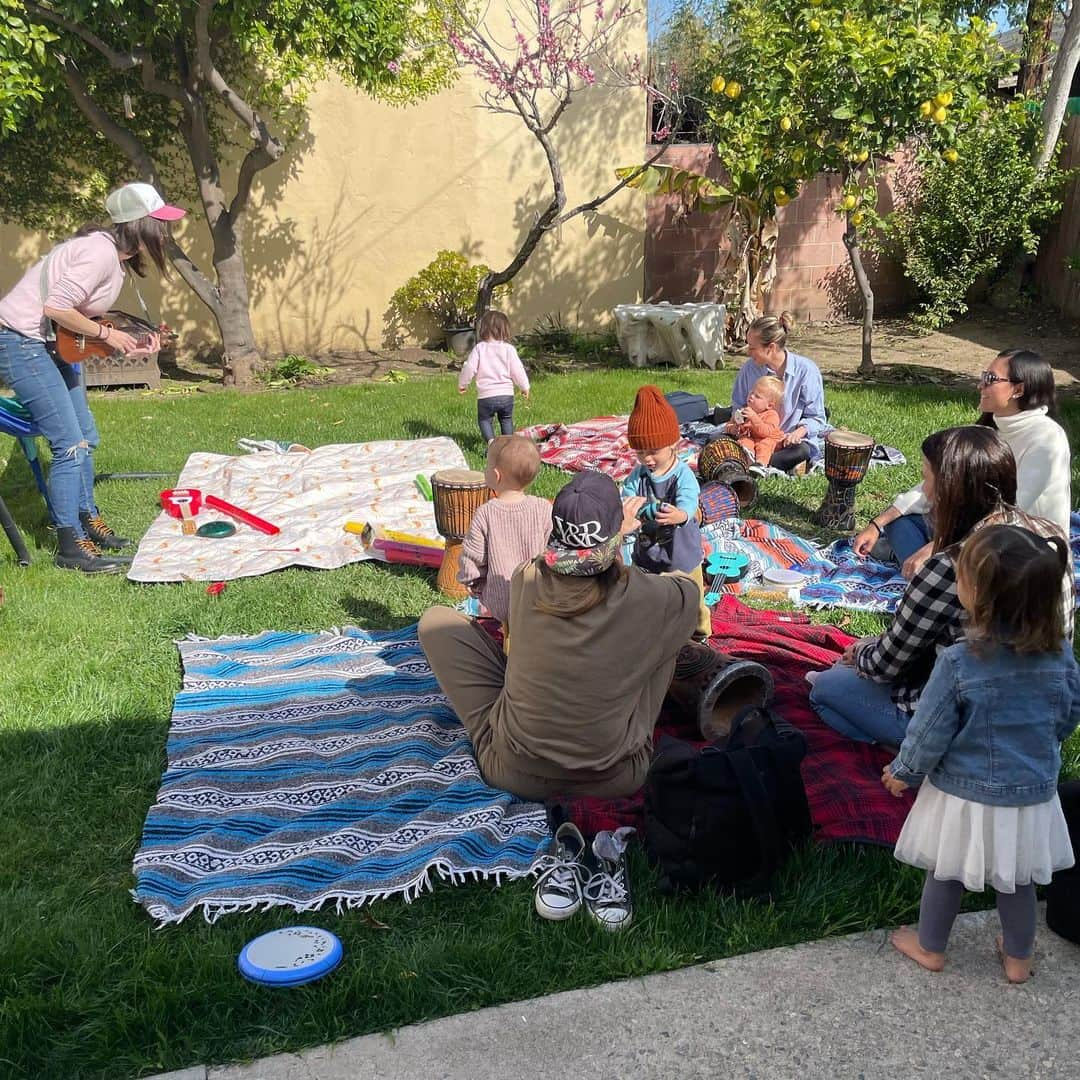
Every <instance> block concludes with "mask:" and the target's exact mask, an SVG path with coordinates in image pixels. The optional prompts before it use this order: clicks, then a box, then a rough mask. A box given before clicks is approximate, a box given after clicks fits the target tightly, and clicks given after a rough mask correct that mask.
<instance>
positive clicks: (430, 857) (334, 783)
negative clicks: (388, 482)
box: [133, 626, 550, 925]
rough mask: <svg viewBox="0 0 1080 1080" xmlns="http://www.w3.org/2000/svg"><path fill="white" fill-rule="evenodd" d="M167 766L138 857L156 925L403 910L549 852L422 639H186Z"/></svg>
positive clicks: (540, 822)
mask: <svg viewBox="0 0 1080 1080" xmlns="http://www.w3.org/2000/svg"><path fill="white" fill-rule="evenodd" d="M178 644H179V648H180V655H181V659H182V661H183V665H184V681H183V688H182V689H181V691H180V693H179V694H177V696H176V701H175V703H174V707H173V715H172V723H171V727H170V730H169V737H168V743H167V748H166V753H167V758H168V765H167V769H166V772H165V775H164V778H163V779H162V782H161V788H160V790H159V791H158V795H157V799H156V800H155V802H154V805H153V806H152V807H151V808H150V811H149V813H148V814H147V818H146V825H145V828H144V830H143V836H142V843H141V845H140V847H139V850H138V853H137V854H136V856H135V863H134V871H135V880H136V886H135V889H134V890H133V896H134V898H135V900H136V901H137V902H138V903H139V904H141V905H142V906H143V907H144V908H146V910H147V912H148V913H149V914H150V915H151V916H152V917H153V918H154V919H156V920H157V921H158V923H159V924H162V925H163V924H167V923H175V922H180V921H181V920H182V919H184V918H186V917H187V916H188V915H189V914H191V912H192V911H195V910H196V909H201V910H202V913H203V915H204V916H205V918H206V919H207V920H208V921H210V922H213V921H214V920H215V919H217V918H218V917H219V916H220V915H223V914H227V913H230V912H235V911H250V910H254V909H266V908H270V907H274V906H278V905H281V906H286V907H291V908H293V909H294V910H296V911H310V910H313V909H315V908H319V907H321V906H322V905H323V904H326V903H335V904H337V906H338V909H339V910H341V909H342V908H343V907H344V908H348V907H356V906H358V905H360V904H363V903H365V902H366V901H369V900H374V899H381V898H384V897H390V896H403V897H404V898H405V899H406V900H412V899H414V898H415V897H416V896H418V895H419V894H420V893H421V892H422V891H423V890H424V889H425V888H430V887H431V882H432V875H433V874H434V875H437V876H438V877H440V878H443V879H447V880H450V881H454V882H457V881H462V880H465V879H467V878H470V877H475V878H491V879H493V880H496V881H501V880H504V879H509V878H518V877H522V876H524V875H526V874H528V873H530V872H531V871H532V869H533V867H534V865H535V864H536V862H537V861H538V859H539V857H540V856H541V855H542V854H543V853H544V851H545V850H546V848H547V845H548V840H549V836H550V834H549V831H548V827H547V822H546V818H545V814H544V809H543V807H542V806H539V805H537V804H535V803H523V802H519V801H518V800H516V799H515V798H514V797H513V796H511V795H509V794H507V793H506V792H503V791H497V790H495V789H494V788H491V787H488V785H487V784H485V783H484V781H483V780H482V779H481V777H480V773H479V770H478V768H477V765H476V759H475V758H474V757H473V753H472V747H471V745H470V743H469V739H468V736H467V735H466V733H465V730H464V729H463V728H462V726H461V724H460V723H459V722H458V720H457V717H456V716H455V715H454V713H453V711H452V710H451V708H450V706H449V704H448V703H447V701H446V699H445V698H444V697H443V695H442V693H441V691H440V690H439V687H438V684H437V683H436V681H435V678H434V676H433V675H432V673H431V669H430V668H429V667H428V664H427V660H426V659H425V657H424V654H423V652H422V651H421V649H420V643H419V641H418V640H417V637H416V627H415V626H410V627H407V628H406V629H404V630H399V631H393V632H381V633H374V632H367V631H364V630H358V629H356V628H354V627H347V628H345V629H343V630H340V631H338V630H333V631H328V632H325V633H309V634H297V633H276V632H273V631H268V632H266V633H263V634H259V635H257V636H255V637H244V638H219V639H217V640H214V641H204V640H188V641H182V642H179V643H178Z"/></svg>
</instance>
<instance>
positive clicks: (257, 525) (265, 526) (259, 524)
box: [203, 495, 281, 536]
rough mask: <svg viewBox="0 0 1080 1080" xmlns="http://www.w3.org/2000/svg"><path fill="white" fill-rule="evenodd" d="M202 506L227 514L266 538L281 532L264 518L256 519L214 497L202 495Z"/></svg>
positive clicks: (237, 507)
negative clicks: (264, 534)
mask: <svg viewBox="0 0 1080 1080" xmlns="http://www.w3.org/2000/svg"><path fill="white" fill-rule="evenodd" d="M203 506H209V507H211V508H213V509H214V510H220V511H221V512H222V513H223V514H228V515H229V517H234V518H236V520H237V521H242V522H243V523H244V524H245V525H250V526H251V527H252V528H253V529H257V530H258V531H259V532H261V533H266V535H267V536H276V535H277V534H278V533H279V532H281V529H280V528H279V527H278V526H277V525H271V524H270V522H269V521H266V520H265V519H264V518H261V517H258V516H256V515H255V514H252V513H250V512H249V511H247V510H241V509H240V507H239V506H233V504H232V503H231V502H226V501H225V500H224V499H219V498H218V497H217V496H216V495H204V496H203Z"/></svg>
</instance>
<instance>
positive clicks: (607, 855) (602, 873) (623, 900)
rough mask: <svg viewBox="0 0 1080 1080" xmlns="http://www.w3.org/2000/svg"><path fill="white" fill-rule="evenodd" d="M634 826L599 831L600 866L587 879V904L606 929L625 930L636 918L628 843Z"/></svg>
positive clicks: (596, 848)
mask: <svg viewBox="0 0 1080 1080" xmlns="http://www.w3.org/2000/svg"><path fill="white" fill-rule="evenodd" d="M633 834H634V830H633V829H631V828H622V829H616V830H615V832H613V833H611V832H599V833H597V834H596V837H595V838H594V839H593V846H592V851H593V855H594V856H595V858H596V864H597V867H598V869H597V870H596V872H595V873H594V874H593V875H592V877H590V878H589V880H588V881H587V882H586V883H585V906H586V907H587V908H588V909H589V914H590V915H591V916H592V917H593V918H594V919H595V920H596V921H597V922H598V923H599V924H600V925H601V926H602V927H603V928H604V929H605V930H624V929H626V927H628V926H629V925H630V923H631V921H632V920H633V918H634V908H633V904H632V902H631V900H630V879H629V877H628V876H627V873H626V845H627V843H628V842H629V839H630V837H631V836H632V835H633Z"/></svg>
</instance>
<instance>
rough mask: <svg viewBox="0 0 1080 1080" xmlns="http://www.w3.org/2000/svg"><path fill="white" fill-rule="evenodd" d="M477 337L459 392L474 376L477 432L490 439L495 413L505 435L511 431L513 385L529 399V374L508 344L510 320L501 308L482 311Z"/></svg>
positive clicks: (462, 373)
mask: <svg viewBox="0 0 1080 1080" xmlns="http://www.w3.org/2000/svg"><path fill="white" fill-rule="evenodd" d="M476 337H477V341H476V344H475V345H474V346H473V349H472V352H470V353H469V358H468V360H466V361H465V366H464V367H463V368H462V369H461V375H460V376H459V377H458V393H459V394H464V393H465V391H466V390H467V389H468V388H469V383H471V382H472V381H473V379H474V378H475V379H476V396H477V402H476V420H477V423H478V424H479V425H480V434H481V435H483V436H484V438H485V439H486V440H487V441H488V442H491V440H492V439H493V438H495V429H494V427H493V425H492V423H491V421H492V418H493V417H498V420H499V430H500V431H501V432H502V433H503V434H504V435H513V433H514V387H515V386H517V387H519V388H520V389H521V394H522V396H523V397H524V398H525V400H526V401H528V400H529V376H528V375H526V374H525V367H524V365H523V364H522V363H521V358H520V357H519V356H518V354H517V349H515V348H514V346H513V345H511V344H510V320H509V319H507V317H506V316H505V315H504V314H503V313H502V312H501V311H485V312H484V314H483V315H481V316H480V323H479V325H478V326H477V328H476Z"/></svg>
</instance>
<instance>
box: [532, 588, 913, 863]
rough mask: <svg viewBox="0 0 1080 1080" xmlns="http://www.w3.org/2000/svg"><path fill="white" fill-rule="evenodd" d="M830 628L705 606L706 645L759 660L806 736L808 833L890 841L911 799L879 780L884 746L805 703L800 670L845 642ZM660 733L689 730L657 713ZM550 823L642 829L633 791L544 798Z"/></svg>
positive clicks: (826, 659)
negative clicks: (709, 615)
mask: <svg viewBox="0 0 1080 1080" xmlns="http://www.w3.org/2000/svg"><path fill="white" fill-rule="evenodd" d="M851 640H852V639H851V638H850V637H848V635H846V634H844V633H842V632H841V631H839V630H837V629H836V627H834V626H815V625H812V624H811V623H810V622H809V619H808V617H807V616H806V615H802V614H799V613H793V612H778V611H755V610H754V609H752V608H749V607H747V606H746V605H745V604H743V603H742V602H741V601H740V600H738V599H736V598H735V597H734V596H724V597H722V598H721V600H720V602H719V603H718V604H717V605H716V607H715V608H714V609H713V636H712V638H711V639H710V642H711V644H712V645H713V646H714V647H715V648H717V649H719V650H720V651H721V652H726V653H730V654H731V655H732V656H736V657H739V658H741V659H745V660H757V661H758V662H759V663H762V664H764V665H765V666H766V667H767V668H768V669H769V670H770V671H771V672H772V674H773V678H774V679H775V680H776V700H775V702H774V708H775V709H776V711H777V712H778V713H779V714H780V715H781V716H783V717H784V719H786V720H787V721H789V722H790V723H792V724H794V725H795V726H796V727H797V728H799V730H800V731H802V732H803V734H804V735H805V736H806V741H807V744H808V753H807V755H806V758H805V759H804V761H803V764H802V775H803V782H804V783H805V785H806V797H807V801H808V802H809V804H810V817H811V819H812V820H813V823H814V836H815V838H816V839H817V840H819V841H830V840H838V841H840V840H850V841H856V842H860V843H867V844H882V845H889V846H892V845H893V844H895V843H896V838H897V836H898V835H899V834H900V827H901V826H902V825H903V823H904V819H905V818H906V817H907V812H908V810H909V809H910V807H911V803H912V800H913V796H912V794H910V793H909V794H908V795H906V796H905V797H904V798H902V799H895V798H893V796H891V795H890V794H889V793H888V792H887V791H886V790H885V789H884V788H883V787H882V786H881V770H882V769H883V768H884V766H885V765H886V764H888V762H889V761H890V760H891V759H892V756H891V755H890V754H888V753H886V752H885V751H884V750H880V749H878V748H877V747H873V746H870V745H868V744H867V743H857V742H853V741H852V740H850V739H846V738H844V737H843V736H842V735H838V734H837V733H836V732H835V731H833V730H832V729H831V728H830V727H828V726H827V725H826V724H824V723H823V722H822V721H821V720H820V719H819V718H818V716H817V714H816V713H815V712H814V710H813V709H812V708H811V707H810V700H809V694H810V686H809V684H808V683H807V682H806V678H805V676H806V673H807V672H808V671H812V670H815V669H821V668H825V667H828V666H830V665H831V664H832V663H833V662H834V661H835V660H836V658H837V657H838V656H839V655H840V653H842V652H843V650H844V648H845V646H847V645H848V644H849V643H850V642H851ZM661 734H669V735H675V736H678V737H679V738H683V739H692V738H693V735H694V732H691V731H687V730H686V729H685V727H680V726H679V724H678V723H677V722H676V721H674V720H673V718H672V717H671V716H670V715H667V714H666V713H661V715H660V719H659V721H658V722H657V726H656V738H657V739H659V737H660V735H661ZM548 809H549V814H550V815H551V817H552V819H553V820H555V821H561V820H564V819H569V820H571V821H574V822H576V823H577V825H578V827H579V828H580V829H581V831H582V832H583V833H585V834H586V835H591V834H593V833H595V832H599V831H600V830H601V829H616V828H618V827H619V826H621V825H632V826H634V827H635V828H637V829H638V830H641V829H642V828H643V816H642V815H643V810H644V799H643V796H642V794H641V792H638V793H637V794H636V795H632V796H628V797H627V798H624V799H592V798H585V799H565V800H551V801H549V804H548Z"/></svg>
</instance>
